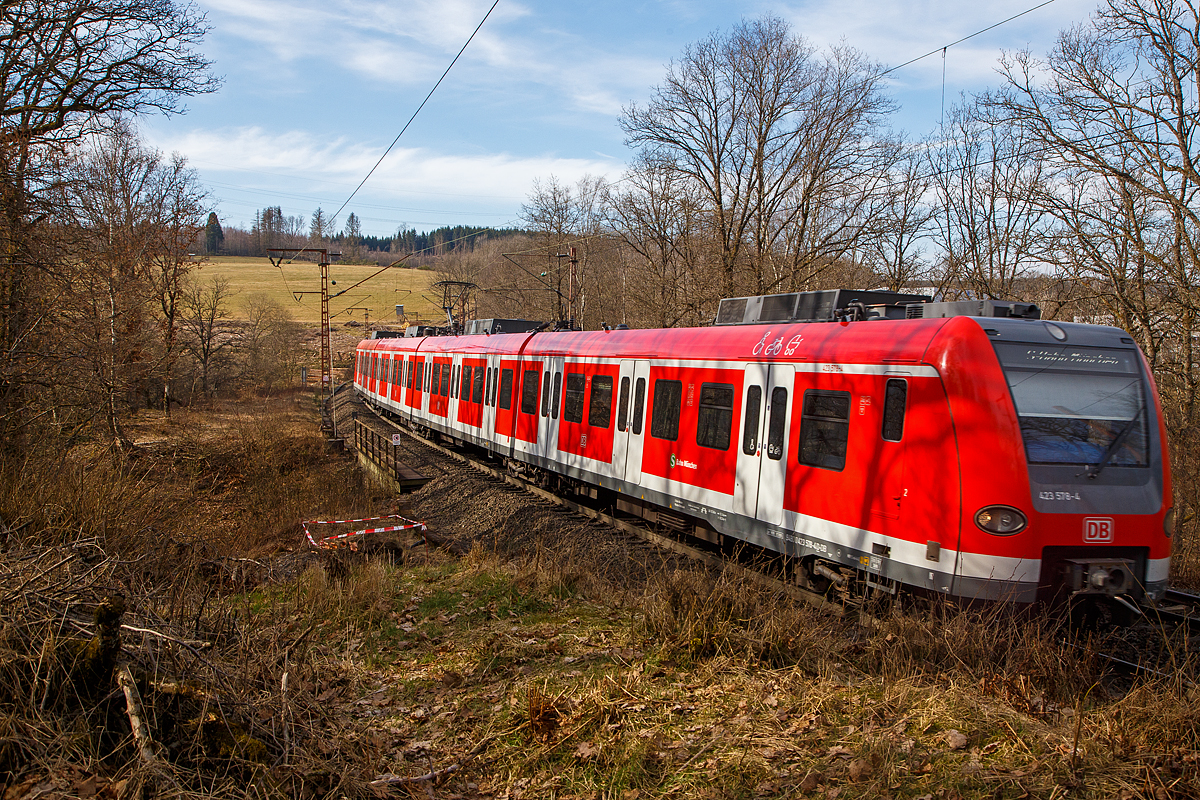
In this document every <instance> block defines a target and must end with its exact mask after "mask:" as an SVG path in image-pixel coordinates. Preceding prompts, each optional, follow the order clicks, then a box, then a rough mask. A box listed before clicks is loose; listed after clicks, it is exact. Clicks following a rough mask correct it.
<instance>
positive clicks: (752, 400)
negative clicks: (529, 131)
mask: <svg viewBox="0 0 1200 800" xmlns="http://www.w3.org/2000/svg"><path fill="white" fill-rule="evenodd" d="M761 411H762V387H761V386H751V387H750V388H749V389H747V390H746V423H745V425H743V426H742V452H743V453H745V454H746V455H748V456H752V455H754V453H755V452H756V451H757V450H758V415H759V413H761Z"/></svg>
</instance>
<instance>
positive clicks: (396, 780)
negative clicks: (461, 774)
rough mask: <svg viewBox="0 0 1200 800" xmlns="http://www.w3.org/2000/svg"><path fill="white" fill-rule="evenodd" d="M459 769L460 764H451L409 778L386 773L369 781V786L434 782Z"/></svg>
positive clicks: (460, 767)
mask: <svg viewBox="0 0 1200 800" xmlns="http://www.w3.org/2000/svg"><path fill="white" fill-rule="evenodd" d="M460 769H462V764H451V765H450V766H448V767H446V768H444V769H439V770H434V771H433V772H429V773H426V774H425V775H416V776H409V777H405V776H402V775H393V774H392V773H390V772H388V773H385V774H383V775H380V776H379V777H378V778H376V779H375V780H373V781H371V783H370V785H371V786H373V787H376V788H384V787H387V786H406V785H410V784H414V783H423V782H425V781H436V780H438V779H439V778H441V777H443V776H445V775H449V774H450V773H452V772H458V771H459V770H460Z"/></svg>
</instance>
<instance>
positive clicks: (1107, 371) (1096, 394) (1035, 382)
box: [995, 343, 1149, 467]
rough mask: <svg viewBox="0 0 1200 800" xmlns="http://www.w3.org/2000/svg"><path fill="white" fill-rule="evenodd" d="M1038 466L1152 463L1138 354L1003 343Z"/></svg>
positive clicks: (999, 350) (1001, 351) (1003, 358)
mask: <svg viewBox="0 0 1200 800" xmlns="http://www.w3.org/2000/svg"><path fill="white" fill-rule="evenodd" d="M995 346H996V354H997V355H998V356H999V357H1000V364H1001V366H1002V367H1003V369H1004V375H1005V377H1006V378H1007V380H1008V387H1009V389H1010V390H1011V392H1012V398H1013V403H1014V404H1015V405H1016V407H1017V418H1018V420H1019V421H1020V425H1021V438H1022V439H1023V440H1024V442H1025V455H1026V457H1027V458H1028V459H1029V462H1030V463H1032V464H1093V465H1095V464H1104V465H1105V466H1112V467H1142V466H1146V465H1147V464H1148V463H1149V435H1148V430H1149V428H1148V425H1147V417H1148V414H1147V413H1146V406H1145V399H1144V398H1145V390H1144V384H1143V381H1142V375H1141V370H1140V369H1139V368H1138V365H1137V360H1136V356H1137V354H1136V352H1135V351H1133V350H1109V349H1105V348H1099V347H1074V346H1067V345H1028V344H1015V343H996V345H995Z"/></svg>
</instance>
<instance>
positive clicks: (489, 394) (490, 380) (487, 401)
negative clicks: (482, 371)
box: [483, 367, 496, 406]
mask: <svg viewBox="0 0 1200 800" xmlns="http://www.w3.org/2000/svg"><path fill="white" fill-rule="evenodd" d="M495 384H496V370H495V369H493V368H492V367H488V368H487V389H486V390H485V391H484V394H483V404H484V405H485V406H490V405H491V404H492V403H493V402H494V401H495V397H496V395H495V393H494V392H493V391H492V387H493V386H495Z"/></svg>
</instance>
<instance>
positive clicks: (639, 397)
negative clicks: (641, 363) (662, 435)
mask: <svg viewBox="0 0 1200 800" xmlns="http://www.w3.org/2000/svg"><path fill="white" fill-rule="evenodd" d="M645 410H646V379H645V378H638V379H637V384H636V385H635V386H634V389H633V435H634V436H641V435H642V412H643V411H645Z"/></svg>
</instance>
